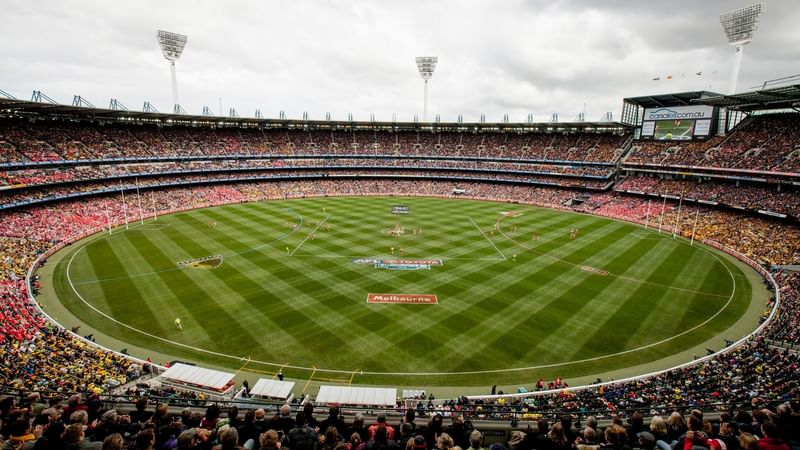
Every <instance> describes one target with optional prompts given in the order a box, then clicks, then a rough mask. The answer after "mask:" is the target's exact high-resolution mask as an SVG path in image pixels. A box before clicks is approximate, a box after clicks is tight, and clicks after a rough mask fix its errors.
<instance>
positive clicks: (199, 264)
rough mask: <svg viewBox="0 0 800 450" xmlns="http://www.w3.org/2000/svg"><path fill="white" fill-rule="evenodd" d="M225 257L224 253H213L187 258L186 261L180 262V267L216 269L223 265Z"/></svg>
mask: <svg viewBox="0 0 800 450" xmlns="http://www.w3.org/2000/svg"><path fill="white" fill-rule="evenodd" d="M223 259H224V258H223V257H222V255H211V256H206V257H205V258H193V259H187V260H186V261H181V262H179V263H178V267H181V268H189V269H216V268H217V267H219V266H221V265H222V261H223Z"/></svg>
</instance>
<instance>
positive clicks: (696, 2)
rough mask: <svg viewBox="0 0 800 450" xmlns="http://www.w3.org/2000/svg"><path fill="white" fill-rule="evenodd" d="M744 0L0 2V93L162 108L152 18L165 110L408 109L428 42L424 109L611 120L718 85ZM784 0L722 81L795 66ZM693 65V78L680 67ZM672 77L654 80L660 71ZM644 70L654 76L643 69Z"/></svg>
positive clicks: (745, 80)
mask: <svg viewBox="0 0 800 450" xmlns="http://www.w3.org/2000/svg"><path fill="white" fill-rule="evenodd" d="M752 3H754V1H753V0H747V1H742V0H669V1H666V0H665V1H657V0H656V1H646V2H645V1H628V0H609V1H605V0H529V1H523V0H509V1H490V0H483V1H478V0H469V1H467V0H452V1H451V0H448V1H434V0H400V1H378V0H376V1H370V2H368V1H357V0H329V1H313V2H312V1H299V0H295V1H287V0H263V1H222V0H217V1H207V0H187V1H166V0H161V1H152V0H135V1H128V2H121V1H108V0H96V1H88V0H86V1H83V0H81V1H58V0H44V1H31V0H3V2H2V6H3V8H2V9H3V12H2V26H0V61H2V64H1V65H0V90H4V91H6V92H9V93H11V94H12V95H15V96H17V97H18V98H25V99H28V98H30V96H31V91H32V90H34V89H38V90H41V91H42V92H44V93H45V94H47V95H49V96H50V97H52V98H54V99H55V100H57V101H59V102H61V103H70V102H71V101H72V96H73V94H80V95H82V96H83V97H85V98H87V99H88V100H89V101H91V102H92V103H94V104H95V105H96V106H103V107H107V106H108V102H109V99H110V98H116V99H119V101H121V102H122V103H123V104H124V105H126V106H127V107H128V108H130V109H141V108H142V104H143V102H144V101H150V102H151V103H152V104H153V105H155V107H156V108H158V109H159V110H160V111H162V112H167V111H170V110H171V105H170V104H171V102H172V100H171V87H170V75H169V66H168V62H167V61H166V60H164V59H163V57H162V55H161V52H160V50H159V47H158V45H157V42H156V37H155V36H156V30H157V29H165V30H168V31H173V32H177V33H181V34H186V35H188V36H189V42H188V44H187V46H186V50H185V51H184V54H183V56H182V57H181V60H180V61H179V62H178V65H177V69H178V86H179V92H180V103H181V104H182V106H183V108H184V109H185V110H186V111H188V112H190V113H196V114H199V113H200V112H201V111H202V108H203V106H205V105H207V106H209V107H210V108H211V109H212V110H213V111H214V112H215V113H217V114H219V112H220V109H219V99H220V98H222V104H223V110H224V111H225V112H226V114H227V111H228V110H229V108H231V107H234V108H236V110H237V111H238V113H239V115H241V116H253V114H254V112H255V110H256V109H257V108H258V109H261V111H262V112H263V114H264V115H265V116H266V117H277V116H278V112H279V111H281V110H283V111H285V112H286V114H287V115H288V117H290V118H300V117H301V115H302V113H303V111H308V113H309V115H310V117H311V118H312V119H323V118H324V116H325V113H326V112H330V113H331V114H332V115H333V118H334V119H342V120H343V119H345V118H346V117H347V113H349V112H352V113H353V115H354V117H355V118H356V119H357V120H360V119H363V120H366V119H368V118H369V114H370V113H375V115H376V117H377V119H378V120H391V118H392V114H393V113H396V114H397V118H398V120H411V118H412V117H413V114H415V113H418V114H419V115H420V118H421V116H422V104H423V84H422V80H421V79H420V78H419V75H418V72H417V68H416V65H415V62H414V57H415V56H428V55H430V56H438V57H439V65H438V67H437V68H436V71H435V73H434V76H433V79H432V80H431V81H430V84H429V107H428V111H429V118H432V117H433V115H435V114H440V115H441V118H442V120H443V121H455V119H456V117H457V115H458V114H463V115H464V120H465V121H477V120H478V118H479V117H480V115H481V114H486V118H487V121H500V120H502V117H503V114H509V116H510V119H511V120H512V121H522V120H524V119H525V118H526V117H527V115H528V114H529V113H533V114H534V117H535V119H536V120H537V121H544V120H547V119H548V118H549V117H550V115H551V114H552V113H558V114H559V116H560V118H561V120H572V119H574V118H575V116H576V115H577V114H578V113H579V112H581V111H582V110H583V109H584V104H585V108H586V118H587V120H598V119H599V118H600V117H601V116H603V115H604V114H605V113H606V112H607V111H611V112H612V113H613V114H614V118H615V119H618V118H619V113H620V111H621V106H622V99H623V98H624V97H629V96H638V95H648V94H659V93H668V92H679V91H686V90H701V89H705V90H711V91H717V92H725V91H726V90H727V87H728V79H729V76H730V70H731V67H732V62H733V50H732V48H731V47H730V46H729V45H728V43H727V40H726V38H725V36H724V34H723V31H722V27H721V26H720V24H719V14H720V13H721V12H723V11H728V10H732V9H736V8H739V7H743V6H747V5H750V4H752ZM798 24H800V1H799V0H767V12H766V13H765V14H764V15H762V20H761V24H760V28H759V30H758V31H757V32H756V35H755V38H754V40H753V42H752V43H751V44H749V45H748V46H747V47H746V49H745V54H744V63H743V66H742V71H741V75H740V78H739V90H740V91H741V90H747V89H749V88H751V87H753V86H755V85H758V84H760V83H762V82H763V81H764V80H768V79H774V78H778V77H783V76H787V75H794V74H798V73H800V64H798V63H800V26H798ZM697 72H702V75H700V76H698V75H696V73H697ZM670 75H671V76H672V80H668V79H667V77H668V76H670ZM656 77H660V78H661V80H660V81H653V78H656Z"/></svg>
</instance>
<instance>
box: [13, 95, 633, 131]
mask: <svg viewBox="0 0 800 450" xmlns="http://www.w3.org/2000/svg"><path fill="white" fill-rule="evenodd" d="M4 115H17V116H26V117H31V118H38V117H41V118H54V119H62V120H96V121H107V122H124V123H161V124H164V125H196V126H217V127H263V128H304V129H305V128H309V129H314V128H321V129H348V128H363V129H375V128H379V129H389V128H391V129H393V130H429V129H432V130H443V131H446V130H461V131H465V130H476V131H483V130H486V131H533V132H553V131H556V132H562V131H575V132H579V131H606V132H614V131H621V130H623V129H627V128H630V125H627V124H623V123H620V122H535V123H528V122H510V123H504V122H501V123H475V122H470V123H455V122H442V123H433V122H426V123H420V122H371V121H344V120H341V121H334V120H332V121H326V120H293V119H264V118H262V119H259V118H255V117H224V116H204V115H189V114H171V113H160V112H143V111H133V110H123V109H105V108H93V107H85V106H72V105H61V104H55V103H45V102H36V101H28V100H19V99H9V98H2V97H0V116H4Z"/></svg>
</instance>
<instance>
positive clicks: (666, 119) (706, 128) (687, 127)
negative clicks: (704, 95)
mask: <svg viewBox="0 0 800 450" xmlns="http://www.w3.org/2000/svg"><path fill="white" fill-rule="evenodd" d="M714 115H715V108H714V107H713V106H675V107H662V108H647V109H645V110H644V118H643V121H642V137H643V138H651V139H655V140H660V141H672V140H674V141H689V140H692V139H705V138H708V137H709V136H711V135H712V134H713V132H714Z"/></svg>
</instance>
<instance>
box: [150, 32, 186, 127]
mask: <svg viewBox="0 0 800 450" xmlns="http://www.w3.org/2000/svg"><path fill="white" fill-rule="evenodd" d="M156 37H157V39H158V45H159V46H160V47H161V53H162V54H163V55H164V58H166V59H167V61H169V71H170V74H171V75H172V104H173V109H174V110H175V111H176V112H177V111H178V110H179V109H180V107H179V105H180V102H179V101H178V77H177V75H176V73H175V61H177V60H178V59H180V57H181V54H182V53H183V48H184V47H185V46H186V41H187V40H188V38H187V37H186V35H183V34H177V33H170V32H169V31H164V30H158V33H157V35H156Z"/></svg>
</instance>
